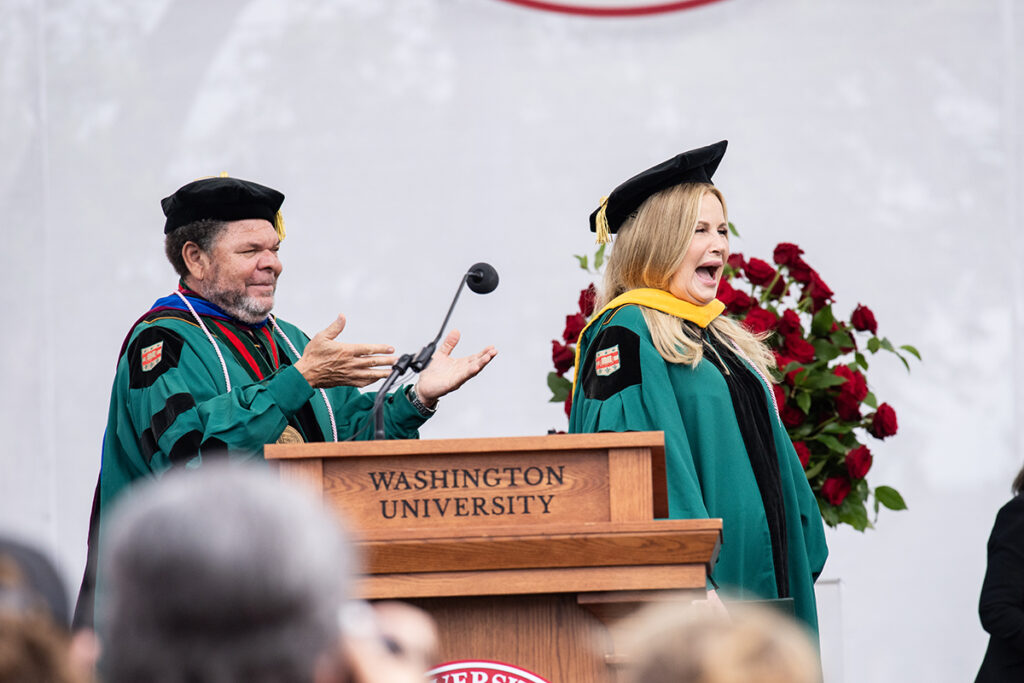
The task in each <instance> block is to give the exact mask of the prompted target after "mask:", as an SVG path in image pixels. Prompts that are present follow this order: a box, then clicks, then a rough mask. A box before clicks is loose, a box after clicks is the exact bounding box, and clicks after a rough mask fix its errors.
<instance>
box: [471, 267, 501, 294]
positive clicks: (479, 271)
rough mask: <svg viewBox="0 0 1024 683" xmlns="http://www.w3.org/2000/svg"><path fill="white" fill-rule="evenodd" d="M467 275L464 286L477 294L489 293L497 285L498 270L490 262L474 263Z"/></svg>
mask: <svg viewBox="0 0 1024 683" xmlns="http://www.w3.org/2000/svg"><path fill="white" fill-rule="evenodd" d="M467 275H468V277H467V278H466V286H467V287H469V288H470V289H472V290H473V291H474V292H476V293H477V294H490V293H491V292H493V291H494V289H495V288H496V287H497V286H498V271H496V270H495V269H494V266H492V265H491V264H490V263H474V264H473V265H472V266H470V267H469V272H468V273H467Z"/></svg>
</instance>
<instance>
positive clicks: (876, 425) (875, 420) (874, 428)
mask: <svg viewBox="0 0 1024 683" xmlns="http://www.w3.org/2000/svg"><path fill="white" fill-rule="evenodd" d="M897 428H898V425H897V424H896V411H895V410H893V409H892V406H890V405H889V404H888V403H883V404H882V405H880V406H878V410H876V411H875V414H874V417H872V418H871V426H870V427H868V431H869V432H871V435H872V436H874V437H875V438H877V439H884V438H885V437H887V436H892V435H893V434H895V433H896V429H897Z"/></svg>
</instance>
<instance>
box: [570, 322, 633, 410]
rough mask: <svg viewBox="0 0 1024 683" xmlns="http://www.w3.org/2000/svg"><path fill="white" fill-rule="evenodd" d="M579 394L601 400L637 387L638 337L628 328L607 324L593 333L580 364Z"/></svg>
mask: <svg viewBox="0 0 1024 683" xmlns="http://www.w3.org/2000/svg"><path fill="white" fill-rule="evenodd" d="M581 365H582V367H583V370H582V374H581V375H580V381H581V382H582V387H583V395H584V396H586V397H587V398H591V399H597V400H599V401H604V400H606V399H608V398H611V397H612V396H614V395H615V394H617V393H619V392H620V391H622V390H623V389H626V388H627V387H631V386H633V385H636V384H640V383H641V382H642V381H643V375H642V373H641V371H640V337H639V336H638V335H637V334H636V332H633V331H632V330H630V329H627V328H625V327H619V326H618V325H609V326H608V327H605V328H604V329H603V330H601V331H600V332H598V333H597V336H596V337H595V338H594V340H593V341H592V342H591V343H590V346H589V348H588V349H587V356H586V358H584V359H583V361H582V363H581Z"/></svg>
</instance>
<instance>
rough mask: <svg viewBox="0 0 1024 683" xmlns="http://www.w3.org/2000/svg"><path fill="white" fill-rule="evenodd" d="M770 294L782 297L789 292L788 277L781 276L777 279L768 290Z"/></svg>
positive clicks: (777, 297) (776, 297)
mask: <svg viewBox="0 0 1024 683" xmlns="http://www.w3.org/2000/svg"><path fill="white" fill-rule="evenodd" d="M768 294H769V296H771V298H773V299H781V298H782V297H784V296H786V295H787V294H789V289H787V288H786V279H785V278H783V277H782V276H779V279H778V280H776V281H775V284H774V285H772V288H771V289H770V290H769V291H768Z"/></svg>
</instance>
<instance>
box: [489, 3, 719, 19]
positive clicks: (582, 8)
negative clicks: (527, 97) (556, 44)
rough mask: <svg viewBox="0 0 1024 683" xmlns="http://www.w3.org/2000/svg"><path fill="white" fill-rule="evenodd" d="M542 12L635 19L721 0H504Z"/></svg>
mask: <svg viewBox="0 0 1024 683" xmlns="http://www.w3.org/2000/svg"><path fill="white" fill-rule="evenodd" d="M504 1H505V2H510V3H512V4H513V5H520V6H522V7H528V8H530V9H535V10H541V11H543V12H558V13H560V14H580V15H584V16H591V17H631V16H632V17H635V16H642V15H647V14H663V13H665V12H678V11H680V10H684V9H693V8H694V7H701V6H702V5H710V4H712V3H716V2H721V1H722V0H677V1H676V2H672V1H671V0H668V1H664V0H663V1H662V2H651V1H650V0H647V1H644V0H550V1H549V0H504Z"/></svg>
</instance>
